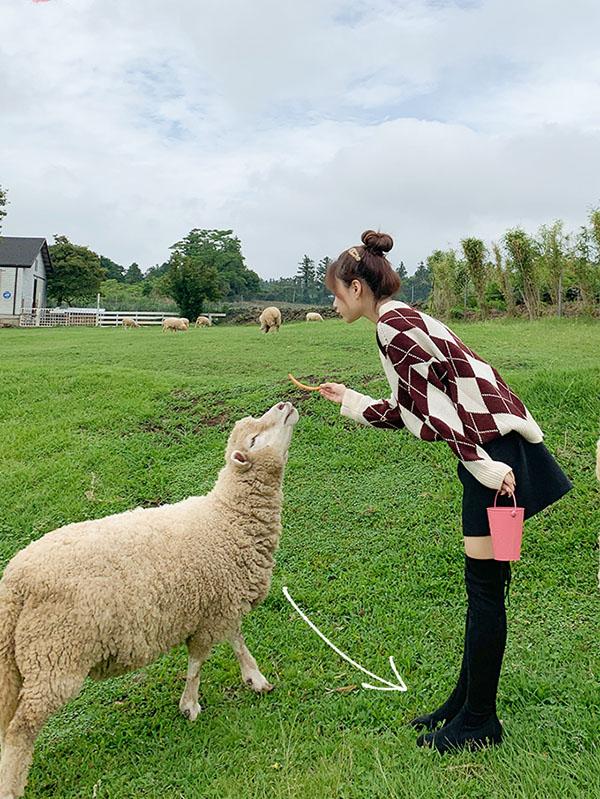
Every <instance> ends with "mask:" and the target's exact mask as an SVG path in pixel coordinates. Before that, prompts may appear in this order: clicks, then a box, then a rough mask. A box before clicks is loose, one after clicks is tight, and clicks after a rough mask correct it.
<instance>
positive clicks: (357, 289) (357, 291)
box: [350, 278, 363, 297]
mask: <svg viewBox="0 0 600 799" xmlns="http://www.w3.org/2000/svg"><path fill="white" fill-rule="evenodd" d="M350 288H351V289H352V291H353V292H354V296H355V297H360V296H361V295H362V291H363V285H362V283H361V282H360V280H357V279H356V278H354V280H353V281H352V283H350Z"/></svg>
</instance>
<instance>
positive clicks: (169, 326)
mask: <svg viewBox="0 0 600 799" xmlns="http://www.w3.org/2000/svg"><path fill="white" fill-rule="evenodd" d="M189 326H190V323H189V322H188V320H187V319H186V318H185V317H181V318H180V317H178V316H167V318H166V319H163V323H162V331H163V333H166V332H167V330H172V331H173V333H176V332H177V331H178V330H187V329H188V327H189Z"/></svg>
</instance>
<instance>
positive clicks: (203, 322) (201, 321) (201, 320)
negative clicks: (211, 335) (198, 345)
mask: <svg viewBox="0 0 600 799" xmlns="http://www.w3.org/2000/svg"><path fill="white" fill-rule="evenodd" d="M196 327H212V321H211V320H210V319H209V317H208V316H199V317H198V318H197V319H196Z"/></svg>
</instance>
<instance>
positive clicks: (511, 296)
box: [492, 241, 515, 316]
mask: <svg viewBox="0 0 600 799" xmlns="http://www.w3.org/2000/svg"><path fill="white" fill-rule="evenodd" d="M492 252H493V253H494V267H493V268H494V273H495V275H496V280H497V281H498V285H499V287H500V291H501V292H502V296H503V297H504V302H505V303H506V312H507V313H508V315H509V316H514V315H515V292H514V288H513V284H512V278H511V273H510V269H509V266H508V264H507V263H505V262H504V261H503V259H502V251H501V250H500V246H499V245H498V244H497V243H496V242H495V241H494V242H492Z"/></svg>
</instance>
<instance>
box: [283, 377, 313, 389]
mask: <svg viewBox="0 0 600 799" xmlns="http://www.w3.org/2000/svg"><path fill="white" fill-rule="evenodd" d="M288 377H289V378H290V380H291V381H292V383H293V384H294V385H295V386H298V388H301V389H303V390H304V391H318V390H319V386H307V385H306V384H305V383H301V382H300V381H299V380H296V378H295V377H294V375H291V374H288Z"/></svg>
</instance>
